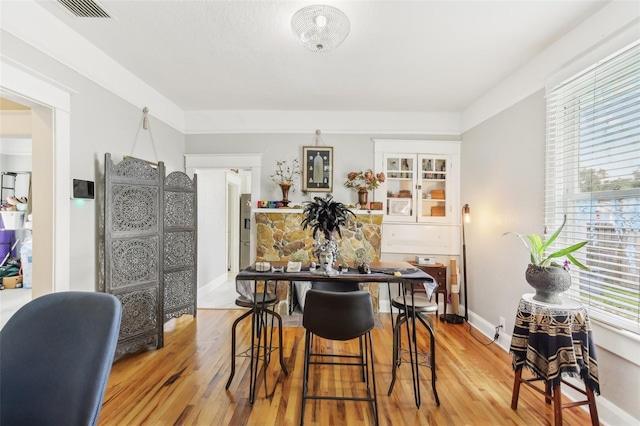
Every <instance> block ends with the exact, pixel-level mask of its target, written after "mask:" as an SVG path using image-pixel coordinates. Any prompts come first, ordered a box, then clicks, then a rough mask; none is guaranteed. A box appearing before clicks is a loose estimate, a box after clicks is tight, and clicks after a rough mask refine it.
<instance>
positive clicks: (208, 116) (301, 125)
mask: <svg viewBox="0 0 640 426" xmlns="http://www.w3.org/2000/svg"><path fill="white" fill-rule="evenodd" d="M185 126H186V130H185V134H226V133H313V132H314V131H315V130H316V129H321V130H322V132H323V133H325V134H331V133H334V134H397V135H402V134H407V135H408V134H412V135H422V134H438V135H459V134H460V129H461V127H460V114H459V113H457V112H433V113H421V112H402V113H397V112H380V111H245V110H238V111H190V112H187V113H186V114H185Z"/></svg>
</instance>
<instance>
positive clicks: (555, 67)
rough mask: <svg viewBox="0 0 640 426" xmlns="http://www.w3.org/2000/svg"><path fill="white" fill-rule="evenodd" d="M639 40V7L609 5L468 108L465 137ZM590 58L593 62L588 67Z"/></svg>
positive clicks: (633, 4)
mask: <svg viewBox="0 0 640 426" xmlns="http://www.w3.org/2000/svg"><path fill="white" fill-rule="evenodd" d="M639 37H640V8H639V7H638V4H637V3H636V2H627V1H625V2H611V3H609V4H607V5H606V6H605V7H603V8H602V9H600V10H599V11H598V12H597V13H595V14H594V15H592V16H591V17H590V18H588V19H587V20H585V21H584V22H583V23H581V24H580V25H578V26H577V27H576V28H574V29H573V30H572V31H570V32H569V33H567V34H566V35H564V36H563V37H561V38H560V39H558V40H557V41H556V42H555V43H553V44H552V45H550V46H549V47H547V48H546V49H545V50H544V51H542V52H541V53H540V54H539V55H537V56H536V57H534V58H532V59H531V60H530V61H529V62H527V64H525V65H524V66H523V67H521V68H520V69H519V70H517V71H516V72H514V73H513V74H511V75H510V76H508V77H507V78H506V79H505V80H503V81H502V82H501V83H500V84H498V85H497V86H496V87H494V88H493V89H491V90H490V91H488V92H487V93H485V94H484V95H482V96H481V97H480V98H479V99H478V100H476V101H475V102H474V103H473V104H471V105H469V106H468V107H466V108H465V109H464V110H463V111H462V114H461V133H464V132H466V131H468V130H470V129H472V128H473V127H475V126H477V125H478V124H480V123H482V122H483V121H485V120H487V119H489V118H491V117H493V116H494V115H496V114H498V113H500V112H501V111H504V110H505V109H507V108H509V107H510V106H512V105H514V104H516V103H517V102H520V101H521V100H523V99H525V98H526V97H528V96H530V95H532V94H533V93H535V92H537V91H538V90H541V89H543V88H544V87H545V86H546V84H547V83H548V81H549V79H553V78H555V79H557V77H554V76H557V75H558V74H559V73H562V74H565V73H564V72H563V70H566V69H568V68H571V69H574V70H575V65H576V64H578V63H580V64H581V65H580V66H582V67H584V66H586V65H590V64H591V63H594V62H595V61H596V60H597V59H594V58H593V55H592V54H593V53H595V51H600V50H602V49H606V50H608V51H609V53H612V52H614V51H615V50H618V49H621V48H623V47H624V46H626V45H628V44H630V43H632V42H633V41H634V40H637V39H638V38H639ZM603 56H606V55H603ZM586 58H590V59H589V60H591V61H592V62H591V63H590V64H586V63H584V60H585V59H586ZM600 59H601V58H600ZM570 65H571V66H570ZM574 72H577V70H575V71H574ZM566 77H569V75H565V78H566Z"/></svg>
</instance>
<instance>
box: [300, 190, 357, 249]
mask: <svg viewBox="0 0 640 426" xmlns="http://www.w3.org/2000/svg"><path fill="white" fill-rule="evenodd" d="M304 205H305V206H304V211H303V212H302V213H303V214H304V215H305V217H304V219H303V220H302V223H301V224H302V229H307V227H311V230H312V232H313V235H314V237H315V235H316V234H317V233H318V231H320V232H322V234H323V235H324V237H325V239H327V240H331V239H333V233H334V232H337V233H338V235H339V236H340V237H342V234H341V233H340V227H341V226H344V225H346V224H347V222H348V221H349V218H350V217H351V216H353V217H354V218H355V217H356V215H355V214H354V213H353V212H352V211H351V210H349V208H347V206H345V205H344V204H342V203H339V202H337V201H333V197H332V196H331V195H329V194H327V196H326V197H325V198H321V197H314V198H313V201H306V202H305V203H304Z"/></svg>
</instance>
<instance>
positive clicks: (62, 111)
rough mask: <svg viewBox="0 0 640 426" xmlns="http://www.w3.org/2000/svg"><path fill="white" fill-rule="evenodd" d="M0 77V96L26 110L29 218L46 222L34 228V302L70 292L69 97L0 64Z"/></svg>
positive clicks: (7, 64)
mask: <svg viewBox="0 0 640 426" xmlns="http://www.w3.org/2000/svg"><path fill="white" fill-rule="evenodd" d="M0 73H1V74H2V86H0V96H1V97H4V98H8V99H11V100H14V101H16V102H19V103H20V104H23V105H26V106H28V107H29V108H30V110H31V140H32V170H33V173H32V197H33V217H34V218H50V220H39V221H38V220H35V221H34V224H33V235H37V238H36V239H34V243H33V259H34V263H33V288H32V292H31V293H32V294H31V297H32V298H36V297H39V296H42V295H44V294H48V293H52V292H57V291H64V290H69V287H70V283H69V265H70V260H69V259H70V245H69V241H70V206H69V199H70V185H69V182H70V155H69V153H70V145H71V137H70V113H69V111H70V94H69V93H68V92H65V91H64V90H61V89H60V88H59V87H58V86H55V85H54V84H52V83H51V82H49V81H47V80H43V79H40V78H38V77H35V76H33V75H32V74H30V73H28V72H25V71H23V70H22V69H20V68H19V67H18V66H17V65H14V64H12V63H8V62H7V61H5V60H4V59H2V58H0ZM27 301H28V300H27ZM25 303H26V302H25Z"/></svg>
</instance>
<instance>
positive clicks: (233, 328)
mask: <svg viewBox="0 0 640 426" xmlns="http://www.w3.org/2000/svg"><path fill="white" fill-rule="evenodd" d="M249 315H251V311H247V312H245V313H244V314H242V315H240V316H239V317H238V318H236V320H235V321H234V322H233V325H232V326H231V374H230V375H229V380H227V384H226V385H225V387H224V388H225V389H229V386H231V381H232V380H233V376H234V375H235V374H236V327H237V326H238V324H239V323H240V321H242V320H243V319H245V318H246V317H248V316H249Z"/></svg>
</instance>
